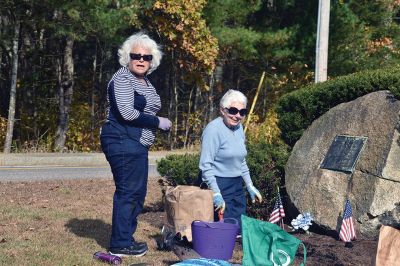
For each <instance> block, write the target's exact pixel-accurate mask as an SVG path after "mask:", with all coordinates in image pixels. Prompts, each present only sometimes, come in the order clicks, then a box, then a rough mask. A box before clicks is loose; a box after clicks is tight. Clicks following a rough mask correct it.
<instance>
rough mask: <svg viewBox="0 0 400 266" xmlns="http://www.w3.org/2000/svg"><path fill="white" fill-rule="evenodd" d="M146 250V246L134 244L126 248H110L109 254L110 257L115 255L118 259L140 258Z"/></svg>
mask: <svg viewBox="0 0 400 266" xmlns="http://www.w3.org/2000/svg"><path fill="white" fill-rule="evenodd" d="M145 244H146V243H145ZM147 250H148V248H147V244H146V246H144V247H143V246H140V245H135V244H134V245H132V246H130V247H127V248H110V249H109V253H110V254H111V255H115V256H118V257H127V256H133V257H141V256H143V255H144V254H146V252H147Z"/></svg>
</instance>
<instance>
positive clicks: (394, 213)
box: [285, 91, 400, 239]
mask: <svg viewBox="0 0 400 266" xmlns="http://www.w3.org/2000/svg"><path fill="white" fill-rule="evenodd" d="M399 112H400V101H398V100H396V99H395V98H394V97H393V95H391V94H390V92H389V91H378V92H373V93H370V94H368V95H365V96H363V97H360V98H358V99H356V100H354V101H351V102H348V103H343V104H340V105H338V106H336V107H334V108H332V109H331V110H329V111H328V112H327V113H325V114H324V115H322V116H321V117H320V118H318V119H317V120H315V121H314V122H313V123H312V124H311V126H310V127H309V128H308V129H307V130H306V131H305V132H304V134H303V136H302V137H301V139H300V140H299V141H297V143H296V144H295V146H294V148H293V151H292V154H291V156H290V158H289V160H288V163H287V164H286V168H285V172H286V174H285V181H286V189H287V192H288V195H289V197H290V201H291V202H292V203H293V204H294V206H295V207H296V208H297V210H298V211H299V212H301V213H303V212H310V213H311V214H312V215H313V217H314V221H315V223H316V224H318V225H319V226H321V227H322V228H324V229H326V230H336V231H339V228H340V225H341V221H342V214H343V208H344V203H345V200H346V197H347V196H348V198H349V199H350V202H351V205H352V208H353V219H354V221H355V227H356V231H357V236H361V237H362V238H365V239H376V238H377V237H378V235H379V226H380V224H381V223H386V224H391V225H398V224H399V204H400V138H399V136H400V134H399V131H400V121H399ZM337 135H350V136H363V137H367V138H368V139H367V141H366V143H365V145H364V149H363V150H362V151H361V154H360V156H359V158H358V161H357V163H356V165H355V170H354V171H353V174H352V175H351V174H350V173H344V172H340V171H333V170H327V169H321V168H320V164H321V162H322V161H323V159H324V156H326V154H327V151H328V149H329V147H330V145H331V143H332V141H333V140H334V138H335V137H336V136H337Z"/></svg>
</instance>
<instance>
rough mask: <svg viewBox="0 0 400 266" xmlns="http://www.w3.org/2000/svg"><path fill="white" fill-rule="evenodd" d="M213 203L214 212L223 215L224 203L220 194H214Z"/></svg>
mask: <svg viewBox="0 0 400 266" xmlns="http://www.w3.org/2000/svg"><path fill="white" fill-rule="evenodd" d="M213 202H214V206H215V211H218V212H219V213H222V214H223V213H224V210H225V201H224V199H223V198H222V195H221V193H214V196H213Z"/></svg>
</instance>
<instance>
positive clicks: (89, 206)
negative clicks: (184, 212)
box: [0, 178, 241, 266]
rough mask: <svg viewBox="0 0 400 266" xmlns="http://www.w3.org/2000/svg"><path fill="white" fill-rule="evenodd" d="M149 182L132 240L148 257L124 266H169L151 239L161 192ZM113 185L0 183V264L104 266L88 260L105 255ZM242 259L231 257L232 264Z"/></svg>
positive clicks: (169, 255) (169, 256)
mask: <svg viewBox="0 0 400 266" xmlns="http://www.w3.org/2000/svg"><path fill="white" fill-rule="evenodd" d="M157 181H158V180H157V179H156V178H150V179H149V185H148V193H147V197H146V202H145V208H144V213H142V214H141V215H140V216H139V227H138V230H137V233H136V234H135V238H136V239H138V240H140V241H146V242H147V243H148V245H149V252H148V253H147V254H146V255H145V256H143V257H141V258H124V259H123V265H131V264H135V263H147V264H148V265H171V264H173V263H174V262H177V261H178V257H177V256H176V255H175V254H174V253H173V252H167V251H158V250H157V245H156V242H155V238H156V237H158V236H159V232H160V229H161V227H162V224H163V219H164V213H163V211H162V193H161V188H160V186H159V185H158V182H157ZM113 193H114V184H113V181H112V180H103V179H102V180H98V179H94V180H62V181H60V180H57V181H45V182H18V183H17V182H16V183H13V182H3V183H1V184H0V217H1V219H0V265H18V266H22V265H41V266H46V265H49V266H54V265H68V266H71V265H105V264H104V263H102V262H97V261H95V260H93V258H92V255H93V253H94V252H96V251H99V250H102V251H105V250H106V249H107V246H108V241H109V236H110V232H111V212H112V196H113ZM240 259H241V254H240V253H239V252H235V258H234V261H236V262H240Z"/></svg>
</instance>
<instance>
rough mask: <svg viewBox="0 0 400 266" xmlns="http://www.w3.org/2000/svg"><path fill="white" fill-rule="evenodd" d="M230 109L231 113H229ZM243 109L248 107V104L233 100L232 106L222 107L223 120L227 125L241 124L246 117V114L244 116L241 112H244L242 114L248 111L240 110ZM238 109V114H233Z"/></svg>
mask: <svg viewBox="0 0 400 266" xmlns="http://www.w3.org/2000/svg"><path fill="white" fill-rule="evenodd" d="M235 108H236V109H235ZM229 109H230V112H231V113H229ZM242 109H246V105H245V104H244V103H240V102H232V103H231V105H230V106H228V107H226V108H220V111H221V114H222V120H223V121H224V123H225V125H226V126H227V127H229V128H231V127H234V126H237V125H239V124H240V122H241V121H242V119H243V118H244V117H245V115H243V116H242V115H241V114H240V112H242V114H243V112H244V113H246V111H240V110H242ZM236 111H238V112H237V113H236V114H232V113H235V112H236Z"/></svg>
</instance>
